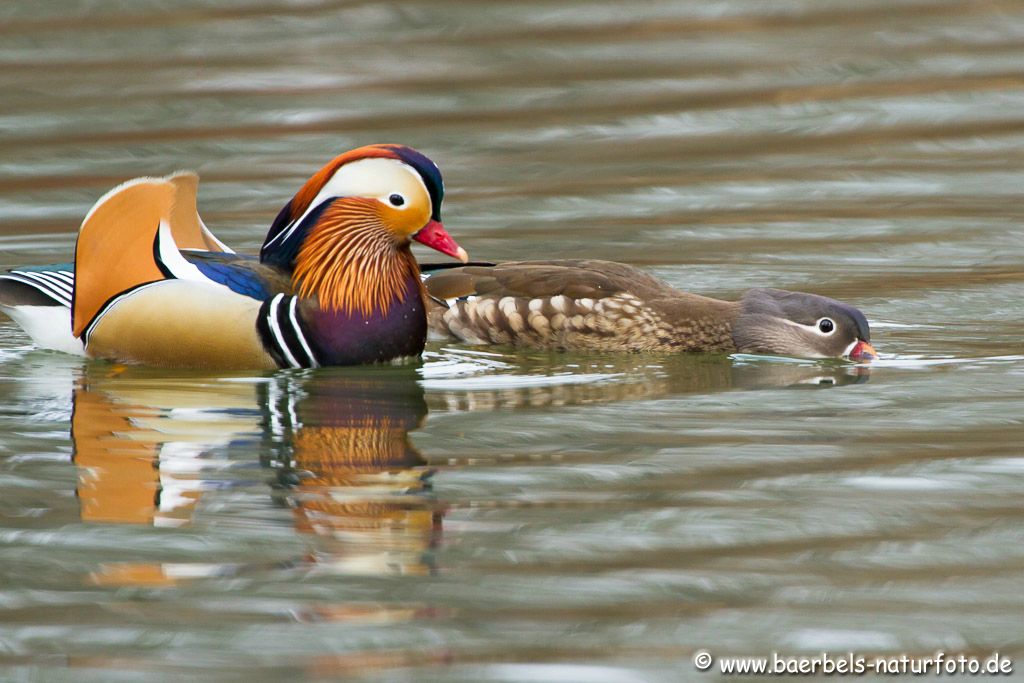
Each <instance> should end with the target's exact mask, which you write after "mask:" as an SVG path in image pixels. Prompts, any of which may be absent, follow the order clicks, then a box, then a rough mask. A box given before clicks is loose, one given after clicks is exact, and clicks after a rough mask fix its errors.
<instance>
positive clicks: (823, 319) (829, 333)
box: [814, 317, 836, 337]
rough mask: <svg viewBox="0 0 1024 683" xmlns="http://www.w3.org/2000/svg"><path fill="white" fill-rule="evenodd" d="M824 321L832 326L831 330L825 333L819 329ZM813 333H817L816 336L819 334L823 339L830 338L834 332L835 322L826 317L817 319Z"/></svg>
mask: <svg viewBox="0 0 1024 683" xmlns="http://www.w3.org/2000/svg"><path fill="white" fill-rule="evenodd" d="M825 321H828V323H829V324H830V325H831V326H832V329H831V330H829V331H827V332H826V331H825V330H823V329H821V324H822V323H823V322H825ZM814 331H815V332H817V333H818V334H820V335H821V336H823V337H830V336H832V334H833V333H835V331H836V321H835V320H833V319H832V318H828V317H825V318H818V321H817V322H816V323H814Z"/></svg>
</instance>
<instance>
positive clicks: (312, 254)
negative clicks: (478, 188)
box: [260, 145, 469, 313]
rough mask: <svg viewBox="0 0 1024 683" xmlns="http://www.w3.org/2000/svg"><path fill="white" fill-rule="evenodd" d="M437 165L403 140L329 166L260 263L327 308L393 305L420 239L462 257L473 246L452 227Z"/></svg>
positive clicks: (301, 195) (277, 225) (288, 209)
mask: <svg viewBox="0 0 1024 683" xmlns="http://www.w3.org/2000/svg"><path fill="white" fill-rule="evenodd" d="M443 198H444V184H443V182H442V180H441V172H440V171H439V170H438V168H437V166H436V165H435V164H434V162H432V161H431V160H430V159H428V158H427V157H426V156H424V155H423V154H420V153H419V152H417V151H416V150H414V149H411V148H409V147H404V146H401V145H368V146H366V147H360V148H358V149H354V150H351V151H349V152H346V153H344V154H342V155H340V156H338V157H336V158H334V159H333V160H332V161H330V162H329V163H328V164H327V165H325V166H324V167H323V168H322V169H320V170H319V171H318V172H317V173H316V174H315V175H313V177H312V178H310V179H309V180H308V181H306V183H305V184H304V185H303V186H302V188H300V189H299V191H298V192H297V193H296V194H295V196H294V197H292V199H291V200H290V201H289V202H288V203H287V204H286V205H285V206H284V208H283V209H281V212H280V213H279V214H278V216H277V218H276V219H275V221H274V224H273V225H272V226H271V228H270V231H269V233H268V234H267V238H266V240H265V241H264V243H263V248H262V249H261V250H260V261H262V262H263V263H267V264H270V265H274V266H278V267H280V268H282V269H284V270H286V271H288V272H290V273H291V274H292V278H293V281H294V282H295V284H296V289H297V291H298V293H299V294H300V295H301V296H306V297H312V296H316V297H317V298H319V300H320V304H321V307H327V308H334V309H353V308H355V309H360V310H362V311H363V312H364V313H365V312H368V311H369V310H370V309H372V308H374V307H376V308H377V309H381V308H384V309H386V307H387V305H388V301H389V300H390V298H391V297H392V296H393V295H395V294H396V292H397V290H398V289H400V288H401V287H402V286H404V282H405V280H406V279H407V277H408V275H409V271H410V269H411V270H412V271H415V270H416V262H415V260H414V259H413V258H412V253H411V251H410V241H411V240H416V241H418V242H420V243H422V244H424V245H426V246H428V247H431V248H433V249H436V250H437V251H440V252H441V253H443V254H447V255H448V256H452V257H454V258H457V259H459V260H460V261H463V262H466V261H468V260H469V257H468V255H467V254H466V251H465V250H464V249H462V247H460V246H459V245H458V244H456V243H455V240H453V239H452V238H451V236H450V235H449V234H448V233H447V231H446V230H445V229H444V225H443V224H442V223H441V202H442V200H443Z"/></svg>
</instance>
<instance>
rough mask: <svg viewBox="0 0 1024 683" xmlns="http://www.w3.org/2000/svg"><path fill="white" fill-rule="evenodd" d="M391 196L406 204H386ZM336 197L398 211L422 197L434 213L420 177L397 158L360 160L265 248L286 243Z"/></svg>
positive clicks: (347, 166) (333, 179) (336, 176)
mask: <svg viewBox="0 0 1024 683" xmlns="http://www.w3.org/2000/svg"><path fill="white" fill-rule="evenodd" d="M417 193H420V194H417ZM393 194H399V195H401V196H402V198H403V199H404V200H405V204H404V205H403V206H400V207H395V206H394V205H393V204H392V203H391V202H389V201H388V197H390V196H391V195H393ZM335 197H368V198H373V199H377V200H378V201H380V202H382V203H384V204H386V205H387V206H391V207H393V208H399V209H405V208H408V207H409V206H411V205H412V204H413V203H414V202H415V201H416V199H417V197H422V198H423V200H425V201H426V203H427V206H428V207H429V210H430V214H431V215H432V214H433V212H434V207H433V205H432V204H431V201H430V192H428V191H427V186H426V184H425V183H424V182H423V178H421V177H420V174H419V173H417V172H416V169H414V168H413V167H412V166H409V165H408V164H407V163H405V162H404V161H400V160H398V159H388V158H382V157H374V158H371V159H360V160H358V161H352V162H349V163H347V164H345V165H343V166H341V167H340V168H339V169H338V170H337V171H335V172H334V175H332V176H331V178H330V180H328V181H327V182H326V183H324V186H323V187H322V188H320V191H319V192H317V194H316V196H315V197H314V198H313V201H312V202H310V203H309V207H308V208H307V209H306V210H305V212H303V214H302V215H301V216H299V217H298V218H297V219H295V220H294V221H292V222H291V223H289V224H288V228H287V229H285V230H282V231H281V232H279V233H278V234H277V236H276V237H274V239H272V240H271V241H270V242H268V243H267V245H268V246H269V245H271V244H274V243H283V242H285V241H287V240H288V238H289V237H291V235H292V233H294V232H295V230H296V229H297V228H298V227H299V226H300V225H302V221H304V220H306V217H307V216H308V215H309V214H310V213H312V212H313V211H315V210H316V208H317V207H318V206H320V205H321V204H323V203H324V202H325V201H327V200H329V199H334V198H335Z"/></svg>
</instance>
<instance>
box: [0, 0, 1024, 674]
mask: <svg viewBox="0 0 1024 683" xmlns="http://www.w3.org/2000/svg"><path fill="white" fill-rule="evenodd" d="M1022 60H1024V12H1022V11H1021V9H1020V5H1019V4H1017V3H1011V2H998V1H997V2H985V3H961V2H915V3H909V2H907V3H891V2H886V3H881V2H877V3H875V2H849V1H839V0H836V1H830V2H814V3H811V2H807V3H801V2H784V3H772V4H765V3H756V2H741V1H736V0H730V1H728V2H701V3H697V2H694V3H690V2H657V1H655V2H648V3H642V4H635V3H630V4H617V3H602V2H568V3H558V4H549V3H543V2H521V3H506V4H500V3H488V2H477V1H474V0H469V1H465V2H436V1H435V2H429V3H428V2H408V3H395V4H389V3H360V2H328V1H326V0H324V1H320V2H317V1H312V2H284V1H283V0H267V1H266V2H253V1H251V0H237V1H235V2H230V3H220V2H218V3H214V2H201V1H199V0H193V1H191V2H187V3H177V4H175V5H174V7H170V6H169V5H166V4H164V3H157V2H133V3H127V4H124V5H121V4H119V3H114V2H104V1H100V2H80V3H72V2H68V3H49V4H47V3H32V2H14V3H7V5H6V6H5V7H4V8H3V9H2V10H0V92H2V93H3V97H2V98H0V267H3V268H9V267H14V266H17V265H26V264H37V263H48V262H53V261H60V260H66V259H67V258H68V257H69V255H70V254H71V252H72V250H73V246H74V235H75V230H76V229H77V226H78V223H79V221H80V220H81V218H82V216H83V215H84V214H85V212H86V211H87V210H88V208H89V206H90V205H91V204H92V202H93V201H95V199H96V198H98V197H99V196H100V195H101V194H103V193H104V192H105V191H106V190H107V189H109V188H110V187H111V186H113V185H115V184H117V183H119V182H121V181H123V180H125V179H127V178H130V177H132V176H135V175H160V174H166V173H169V172H171V171H174V170H176V169H180V168H192V169H195V170H197V171H198V172H199V173H200V175H201V176H202V185H201V187H200V197H199V201H200V210H201V212H202V214H203V216H204V218H205V220H206V222H207V223H208V224H209V225H210V226H211V227H212V228H213V229H214V230H215V232H216V233H217V234H218V236H220V237H221V238H222V239H224V241H226V242H227V243H229V244H231V245H233V246H235V247H236V248H239V249H241V250H255V249H256V248H258V246H259V244H260V243H261V242H262V238H263V235H264V233H265V230H266V227H267V226H268V225H269V223H270V221H271V220H272V218H273V216H274V215H275V214H276V212H277V211H278V210H279V208H280V206H281V205H282V204H283V203H284V202H285V201H287V199H288V198H289V197H290V196H291V194H292V193H293V192H294V191H295V189H296V188H297V187H298V186H299V185H300V184H301V183H302V182H303V180H304V179H305V178H306V177H307V176H308V175H309V174H310V173H312V172H313V171H315V170H316V169H317V168H319V166H320V165H321V164H322V163H324V162H325V161H326V160H327V159H329V158H330V157H332V156H333V155H335V154H336V153H339V152H341V151H343V150H345V149H348V148H351V147H354V146H357V145H361V144H366V143H370V142H402V143H405V144H409V145H412V146H414V147H416V148H418V149H420V150H422V151H423V152H425V153H426V154H428V155H429V156H430V157H431V158H432V159H434V160H435V161H436V162H437V163H438V164H439V165H440V167H441V169H442V171H443V173H444V175H445V181H446V186H447V197H446V203H445V207H444V218H445V224H446V226H447V227H448V229H449V230H450V232H451V233H452V234H453V236H454V237H455V238H456V239H457V240H458V241H459V243H460V244H462V245H463V246H464V247H466V249H467V250H468V251H469V252H470V255H471V256H473V257H474V258H478V259H489V260H503V259H527V258H534V257H538V256H543V257H558V256H566V257H581V256H585V257H590V258H608V259H614V260H620V261H625V262H628V263H632V264H635V265H639V266H642V267H644V268H647V269H649V270H650V271H651V272H653V273H655V274H657V275H659V276H661V277H663V278H665V279H667V280H668V281H669V282H671V283H672V284H673V285H676V286H678V287H680V288H683V289H687V290H689V291H694V292H699V293H702V294H707V295H712V296H720V297H723V298H730V297H735V296H737V295H738V294H739V293H741V292H742V291H743V290H744V289H745V288H747V287H751V286H773V287H783V288H788V289H798V290H804V291H811V292H815V293H819V294H824V295H828V296H832V297H836V298H840V299H843V300H845V301H849V302H850V303H853V304H855V305H857V306H858V307H860V308H861V309H862V310H863V311H865V313H866V314H867V315H868V318H869V319H870V321H871V324H872V330H873V336H872V341H873V342H874V343H875V346H876V347H877V348H878V350H879V351H880V352H881V355H882V357H881V359H880V360H878V361H876V362H874V363H872V364H871V365H870V367H867V366H854V365H851V364H843V363H811V362H799V361H793V360H787V359H773V358H756V357H734V358H728V357H724V356H689V357H687V356H679V357H666V356H639V355H638V356H631V355H608V356H604V355H594V356H572V355H564V354H529V353H520V354H517V353H513V352H510V351H508V350H505V349H481V348H475V347H466V346H459V345H455V344H431V345H430V346H429V347H428V353H427V354H426V355H425V357H424V359H423V362H422V363H420V364H415V365H412V366H408V367H402V368H369V369H365V368H364V369H351V370H338V369H333V370H320V371H312V372H282V373H277V374H261V375H255V376H250V375H246V374H237V373H236V374H231V375H225V376H213V375H209V374H201V373H182V372H176V373H172V372H167V371H160V370H151V369H144V368H131V369H127V370H125V369H123V368H117V367H113V366H110V365H106V364H102V363H89V362H83V361H81V360H79V359H75V358H71V357H67V356H62V355H59V354H54V353H48V352H41V351H38V350H34V349H33V348H32V347H31V345H30V342H29V340H28V339H27V338H26V337H25V336H24V335H23V334H22V333H21V332H20V331H19V330H18V328H17V327H16V326H15V325H14V324H13V323H12V322H10V321H9V320H7V319H3V320H0V397H2V400H0V672H2V674H0V678H2V679H3V680H32V681H34V680H43V681H93V680H95V681H113V680H130V681H136V680H181V679H197V680H245V681H248V682H254V681H264V680H266V681H272V680H281V679H285V678H287V679H292V680H302V679H354V680H373V681H378V680H379V681H384V680H387V681H433V680H438V681H442V680H443V681H447V680H458V681H548V680H566V681H588V682H589V681H595V682H597V681H677V680H690V679H698V680H699V679H704V680H711V679H712V678H717V675H715V674H701V673H698V672H697V671H696V670H695V669H694V666H693V664H692V663H691V657H692V655H693V653H694V652H695V651H697V650H700V649H707V650H710V651H711V652H712V653H713V654H715V655H729V654H735V655H761V656H765V655H768V654H769V653H771V652H772V651H778V652H780V653H782V654H789V655H795V654H800V653H811V654H815V653H820V652H821V651H822V650H829V651H831V652H846V651H851V650H852V651H856V652H861V653H871V654H874V653H883V654H897V653H903V652H906V653H910V654H912V655H929V654H931V653H933V652H934V651H935V650H944V651H945V652H955V653H959V652H967V653H971V654H975V655H978V656H986V655H988V654H989V653H991V652H993V651H995V650H998V651H999V652H1000V653H1003V654H1007V655H1009V656H1010V657H1013V658H1020V657H1021V656H1022V655H1024V627H1022V626H1021V624H1022V623H1024V619H1022V617H1024V599H1022V598H1021V591H1020V585H1021V581H1022V579H1024V543H1022V541H1024V532H1022V531H1021V527H1022V525H1021V522H1022V520H1024V507H1022V504H1021V493H1022V490H1024V457H1022V456H1024V445H1022V443H1024V418H1022V415H1024V342H1022V339H1024V316H1022V312H1024V307H1022V301H1024V230H1022V229H1021V227H1020V226H1021V222H1022V218H1024V211H1022V209H1021V205H1022V203H1021V201H1020V195H1021V188H1022V187H1024V171H1022V168H1024V114H1022V113H1021V112H1024V71H1022V69H1021V64H1022V63H1024V62H1022ZM1021 666H1022V667H1024V661H1022V663H1021Z"/></svg>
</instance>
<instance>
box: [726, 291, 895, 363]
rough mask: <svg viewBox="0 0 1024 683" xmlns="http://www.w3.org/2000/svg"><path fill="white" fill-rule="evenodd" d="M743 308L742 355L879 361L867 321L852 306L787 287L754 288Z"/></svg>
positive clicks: (739, 323) (736, 337) (738, 331)
mask: <svg viewBox="0 0 1024 683" xmlns="http://www.w3.org/2000/svg"><path fill="white" fill-rule="evenodd" d="M739 304H740V311H739V315H738V316H737V317H736V320H735V322H734V323H733V329H732V337H733V341H734V342H735V344H736V349H737V350H738V351H740V352H743V353H771V354H781V355H786V356H800V357H803V358H843V357H846V358H850V359H852V360H871V359H874V358H877V357H878V354H877V353H876V351H875V349H874V347H873V346H871V328H870V327H869V325H868V321H867V318H865V317H864V314H863V313H861V312H860V311H859V310H858V309H856V308H855V307H853V306H850V305H849V304H844V303H843V302H841V301H836V300H835V299H829V298H828V297H824V296H818V295H816V294H805V293H803V292H787V291H785V290H782V289H751V290H749V291H748V292H746V293H745V294H744V295H743V298H742V299H741V300H740V302H739Z"/></svg>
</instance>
